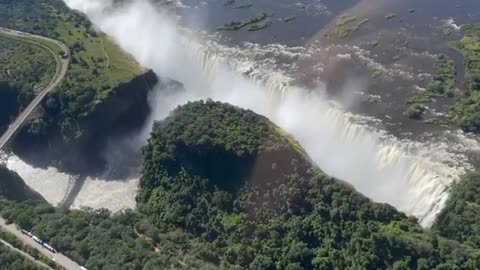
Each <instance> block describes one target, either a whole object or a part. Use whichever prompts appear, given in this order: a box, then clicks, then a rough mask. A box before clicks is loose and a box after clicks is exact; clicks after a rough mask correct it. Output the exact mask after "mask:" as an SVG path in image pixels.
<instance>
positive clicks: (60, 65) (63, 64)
mask: <svg viewBox="0 0 480 270" xmlns="http://www.w3.org/2000/svg"><path fill="white" fill-rule="evenodd" d="M0 35H7V36H12V37H16V38H26V39H27V41H28V42H32V43H35V44H37V45H40V46H42V47H44V48H45V49H47V50H48V51H50V53H51V54H52V55H53V57H55V60H56V62H57V69H56V72H55V76H54V77H53V78H52V81H51V82H50V84H49V85H48V86H47V87H45V89H43V90H42V91H41V92H40V93H38V95H37V96H36V97H35V98H34V99H33V101H32V102H30V104H29V105H28V106H27V107H26V108H25V109H24V110H23V112H22V113H20V115H19V116H18V117H17V119H15V121H14V122H13V123H12V124H10V126H9V127H8V129H7V131H5V133H3V135H2V136H1V137H0V150H1V149H2V148H3V147H4V146H5V145H6V144H7V143H8V141H9V140H10V139H11V138H12V137H13V135H15V132H17V131H18V129H19V128H20V127H21V126H22V124H23V123H24V122H25V121H26V120H27V118H28V116H29V115H30V114H31V113H32V112H33V110H34V109H35V108H36V107H37V106H38V104H40V102H41V101H42V100H43V99H44V98H45V96H46V95H47V94H48V92H50V91H52V90H53V89H54V88H55V87H57V85H58V84H59V83H60V82H61V81H62V80H63V78H64V77H65V74H67V69H68V64H69V62H70V50H69V49H68V47H67V46H66V45H65V44H63V43H61V42H60V41H58V40H54V39H51V38H48V37H42V36H37V35H32V34H29V33H24V32H20V31H15V30H11V29H7V28H3V27H0ZM35 40H43V41H47V42H50V43H54V44H57V45H58V46H59V48H62V50H63V51H64V52H67V54H68V57H67V58H65V59H63V58H61V57H60V56H59V54H58V52H55V51H53V50H52V49H51V48H49V47H48V46H46V45H43V44H42V43H39V42H35Z"/></svg>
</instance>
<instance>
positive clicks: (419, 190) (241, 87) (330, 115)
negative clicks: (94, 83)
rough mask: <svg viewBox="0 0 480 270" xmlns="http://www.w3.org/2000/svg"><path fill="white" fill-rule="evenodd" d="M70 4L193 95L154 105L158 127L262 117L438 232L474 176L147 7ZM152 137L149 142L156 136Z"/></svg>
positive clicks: (443, 151)
mask: <svg viewBox="0 0 480 270" xmlns="http://www.w3.org/2000/svg"><path fill="white" fill-rule="evenodd" d="M65 2H66V3H67V4H68V5H69V6H70V7H71V8H74V9H78V10H80V11H82V12H85V13H86V14H87V15H88V16H89V18H90V19H91V20H92V21H93V23H94V24H96V25H97V26H98V27H99V28H100V29H101V30H102V31H104V32H105V33H106V34H108V35H109V36H111V37H112V38H113V39H114V40H115V41H116V42H117V43H118V44H119V45H120V46H121V47H122V48H123V49H124V50H125V51H127V52H128V53H130V54H131V55H133V56H134V57H135V58H136V59H137V60H138V61H139V63H141V64H142V65H144V66H146V67H149V68H153V69H154V70H155V71H156V72H157V73H158V74H159V75H160V76H165V77H169V78H171V79H174V80H177V81H179V82H181V83H183V84H184V88H185V91H173V92H172V91H170V92H163V93H156V94H154V95H153V96H152V98H151V104H152V106H153V110H154V115H153V118H152V120H159V119H162V118H163V117H165V116H166V115H167V114H168V111H170V110H171V109H173V108H174V107H175V106H177V105H179V104H183V103H185V102H187V101H190V100H194V99H200V98H212V99H214V100H220V101H224V102H229V103H232V104H234V105H237V106H240V107H244V108H248V109H252V110H254V111H255V112H257V113H260V114H263V115H265V116H267V117H269V118H270V119H271V120H272V121H273V122H275V123H276V124H277V125H279V126H281V127H282V128H284V129H285V130H286V131H288V132H289V133H291V134H292V135H293V136H294V137H295V138H297V140H299V142H300V143H301V144H302V145H303V146H304V148H305V149H306V150H307V152H308V153H309V155H310V156H311V157H312V159H313V160H314V161H315V162H316V163H317V164H318V166H319V167H320V168H321V169H323V170H324V171H325V172H326V173H328V174H330V175H332V176H335V177H337V178H339V179H342V180H344V181H347V182H349V183H351V184H352V185H353V186H354V187H355V188H356V189H357V190H359V191H360V192H362V193H364V194H365V195H367V196H369V197H370V198H372V199H373V200H375V201H378V202H385V203H389V204H392V205H393V206H395V207H397V208H398V209H399V210H401V211H405V212H406V213H407V214H411V215H414V216H416V217H417V218H419V220H420V222H421V224H422V225H424V226H429V225H430V224H431V223H432V222H433V220H434V218H435V216H436V214H437V213H438V212H439V211H440V210H441V209H442V207H443V205H444V203H445V200H446V199H447V197H448V187H449V186H450V184H451V183H452V182H453V181H456V180H457V179H458V177H459V175H461V174H462V173H463V172H464V170H465V166H466V165H465V164H464V163H463V162H462V160H458V159H457V156H456V155H454V154H452V153H450V152H449V151H448V147H446V145H445V144H444V143H442V142H439V143H433V144H428V143H419V142H413V141H405V140H403V141H402V140H398V139H396V138H395V137H393V136H392V135H389V134H388V133H386V132H384V131H382V130H381V129H378V128H375V127H372V126H371V125H369V124H368V123H369V122H370V121H371V120H372V119H367V118H366V117H361V116H358V115H353V114H350V113H348V112H346V111H345V110H343V109H342V108H341V107H339V106H338V105H337V104H334V103H333V102H330V101H328V100H327V98H326V97H325V96H324V94H323V89H322V86H321V85H319V86H318V87H317V88H315V89H308V90H307V89H301V88H297V87H294V86H291V85H290V84H291V82H292V80H293V78H291V77H290V76H289V75H288V74H285V73H284V72H282V69H283V68H285V65H283V66H281V65H280V64H279V63H278V62H276V61H273V60H271V59H270V60H268V59H267V58H265V59H264V60H263V61H262V62H261V63H260V61H258V59H255V57H254V58H252V59H244V58H242V56H243V55H244V54H245V53H244V52H242V51H241V50H239V49H238V48H228V47H225V46H222V45H219V44H218V43H215V42H212V41H211V40H208V39H202V38H201V37H198V34H192V33H190V32H189V31H188V30H185V29H182V28H181V27H179V26H178V25H176V24H175V23H174V22H173V21H174V20H173V19H169V18H168V15H167V14H162V13H160V12H159V11H158V10H157V9H156V8H154V7H153V6H152V5H151V4H150V3H148V2H147V1H137V2H135V3H132V4H128V5H124V6H122V7H120V8H118V9H108V10H103V9H101V8H97V7H96V6H95V5H91V3H98V1H95V0H82V1H79V0H65ZM271 46H273V47H275V48H277V51H278V52H279V53H280V54H282V53H283V54H284V56H285V57H298V55H296V53H291V51H292V50H289V51H287V50H285V48H283V47H282V45H271ZM248 49H249V48H247V50H248ZM250 49H251V48H250ZM296 50H299V49H298V48H295V49H294V50H293V51H296ZM300 50H302V49H300ZM150 127H151V125H150V126H148V127H147V128H146V131H144V132H143V133H142V135H141V136H147V135H146V134H148V131H149V130H150ZM143 139H146V137H145V138H143Z"/></svg>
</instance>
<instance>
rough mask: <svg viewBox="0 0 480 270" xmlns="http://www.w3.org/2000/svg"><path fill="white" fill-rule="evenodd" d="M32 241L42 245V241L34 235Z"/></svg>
mask: <svg viewBox="0 0 480 270" xmlns="http://www.w3.org/2000/svg"><path fill="white" fill-rule="evenodd" d="M32 239H33V241H35V242H37V243H39V244H40V245H42V244H43V241H42V240H41V239H40V238H38V237H37V236H35V235H32Z"/></svg>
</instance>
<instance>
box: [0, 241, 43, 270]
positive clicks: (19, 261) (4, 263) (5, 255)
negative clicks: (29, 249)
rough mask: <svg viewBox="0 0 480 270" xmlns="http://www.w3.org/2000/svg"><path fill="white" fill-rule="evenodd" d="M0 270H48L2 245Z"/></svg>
mask: <svg viewBox="0 0 480 270" xmlns="http://www.w3.org/2000/svg"><path fill="white" fill-rule="evenodd" d="M0 269H2V270H20V269H21V270H47V269H48V268H46V267H43V266H41V265H39V264H37V263H35V262H33V261H32V260H29V259H27V258H25V257H24V256H22V255H20V253H18V252H16V251H13V250H11V249H10V248H8V247H6V246H5V245H3V244H2V243H0Z"/></svg>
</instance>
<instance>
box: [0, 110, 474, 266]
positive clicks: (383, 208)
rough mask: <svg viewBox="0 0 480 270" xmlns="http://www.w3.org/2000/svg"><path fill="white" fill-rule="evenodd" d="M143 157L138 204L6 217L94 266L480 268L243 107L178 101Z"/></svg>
mask: <svg viewBox="0 0 480 270" xmlns="http://www.w3.org/2000/svg"><path fill="white" fill-rule="evenodd" d="M144 159H145V161H144V166H143V170H142V178H141V183H140V191H139V194H138V198H137V200H138V203H139V207H138V210H136V211H133V210H127V211H124V212H120V213H116V214H113V215H112V214H110V213H109V212H108V211H106V210H89V209H84V210H67V209H58V208H54V207H52V206H50V205H48V204H45V203H32V202H21V203H18V202H12V201H7V200H3V201H0V214H1V216H2V217H4V218H5V219H7V220H9V221H13V222H15V223H17V224H19V225H20V226H22V227H24V228H27V229H31V230H32V231H33V232H34V233H35V234H36V235H38V236H39V237H41V238H42V239H45V240H47V241H48V242H49V243H51V244H52V245H53V246H54V247H55V248H57V249H58V250H60V251H62V252H63V253H65V254H67V255H68V256H70V257H71V258H73V259H74V260H76V261H78V262H79V263H80V264H83V265H85V266H86V267H87V268H89V269H272V270H275V269H288V270H293V269H425V270H427V269H429V270H430V269H445V270H446V269H472V270H473V269H477V268H479V267H480V250H479V249H478V247H477V244H476V243H475V240H471V241H465V239H463V238H462V237H459V236H456V235H453V234H451V233H449V229H448V228H447V226H450V225H451V224H447V223H445V222H444V223H443V224H442V223H440V222H438V223H437V224H436V225H435V229H434V230H432V231H429V230H424V229H423V228H421V227H420V225H418V223H417V220H416V219H415V218H414V217H407V216H405V214H403V213H400V212H398V211H397V210H395V209H394V208H393V207H392V206H389V205H387V204H379V203H374V202H372V201H371V200H370V199H368V198H366V197H364V196H363V195H361V194H359V193H358V192H356V191H355V190H354V189H353V188H352V187H351V186H350V185H349V184H347V183H344V182H342V181H340V180H337V179H334V178H331V177H329V176H327V175H325V174H324V173H323V172H322V171H321V170H320V169H319V168H317V167H315V166H314V165H312V163H311V162H310V160H309V158H308V156H306V154H305V153H304V151H303V149H302V148H301V147H300V146H299V145H298V143H297V142H296V141H295V140H294V139H293V138H292V137H290V136H289V135H287V134H285V133H284V132H282V131H281V129H280V128H278V127H276V126H275V125H274V124H273V123H271V122H270V121H269V120H268V119H267V118H265V117H263V116H260V115H257V114H255V113H253V112H251V111H248V110H243V109H240V108H237V107H234V106H231V105H228V104H223V103H218V102H213V101H206V102H203V101H199V102H193V103H189V104H187V105H184V106H181V107H179V108H177V109H176V110H175V111H173V112H172V114H171V115H170V116H169V117H168V118H166V119H165V120H163V121H161V122H158V123H156V125H155V127H154V130H153V131H152V134H151V138H150V139H149V142H148V145H147V146H146V147H145V148H144ZM469 189H470V188H469ZM455 194H456V193H454V195H452V198H455V197H456V195H455ZM451 200H454V199H451ZM449 204H451V202H449ZM451 208H452V207H450V206H447V208H446V210H444V212H445V211H447V212H448V211H450V209H451ZM443 215H449V214H448V213H447V214H443ZM454 226H457V225H456V224H454ZM466 232H467V233H470V232H468V231H466ZM462 235H463V234H462ZM446 237H449V238H450V237H451V238H453V239H448V238H446ZM472 239H474V237H473V238H472ZM457 240H458V241H457Z"/></svg>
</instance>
